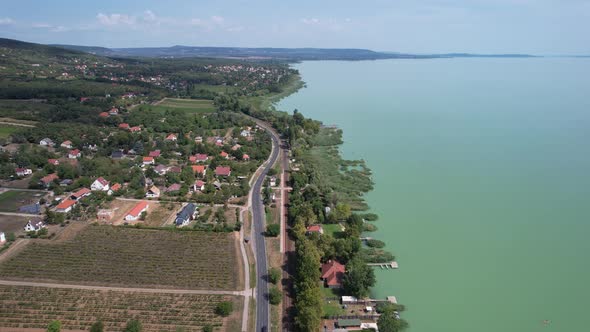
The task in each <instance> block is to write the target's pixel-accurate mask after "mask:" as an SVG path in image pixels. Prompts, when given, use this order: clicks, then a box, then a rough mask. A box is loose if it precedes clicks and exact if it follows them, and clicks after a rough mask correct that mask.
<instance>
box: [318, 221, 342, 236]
mask: <svg viewBox="0 0 590 332" xmlns="http://www.w3.org/2000/svg"><path fill="white" fill-rule="evenodd" d="M322 227H323V228H324V233H325V234H330V235H332V236H333V237H335V238H340V237H341V234H340V233H342V226H340V224H323V225H322Z"/></svg>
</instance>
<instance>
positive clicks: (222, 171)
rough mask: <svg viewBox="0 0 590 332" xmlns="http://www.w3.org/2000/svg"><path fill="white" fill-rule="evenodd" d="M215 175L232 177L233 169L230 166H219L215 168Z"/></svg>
mask: <svg viewBox="0 0 590 332" xmlns="http://www.w3.org/2000/svg"><path fill="white" fill-rule="evenodd" d="M215 175H217V176H230V175H231V168H230V167H229V166H217V167H216V168H215Z"/></svg>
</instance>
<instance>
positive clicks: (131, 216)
mask: <svg viewBox="0 0 590 332" xmlns="http://www.w3.org/2000/svg"><path fill="white" fill-rule="evenodd" d="M149 207H150V206H149V204H148V202H146V201H141V202H139V203H137V205H135V207H133V209H131V210H130V211H129V213H127V215H126V216H125V220H127V221H135V220H137V219H139V217H140V216H141V214H142V213H143V212H145V211H147V209H148V208H149Z"/></svg>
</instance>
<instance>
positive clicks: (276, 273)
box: [268, 267, 281, 285]
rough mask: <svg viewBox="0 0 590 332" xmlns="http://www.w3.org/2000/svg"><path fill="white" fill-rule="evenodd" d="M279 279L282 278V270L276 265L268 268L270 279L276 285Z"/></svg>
mask: <svg viewBox="0 0 590 332" xmlns="http://www.w3.org/2000/svg"><path fill="white" fill-rule="evenodd" d="M279 280H281V270H279V269H277V268H275V267H273V268H272V269H270V270H268V281H270V282H272V283H273V284H275V285H276V284H277V282H279Z"/></svg>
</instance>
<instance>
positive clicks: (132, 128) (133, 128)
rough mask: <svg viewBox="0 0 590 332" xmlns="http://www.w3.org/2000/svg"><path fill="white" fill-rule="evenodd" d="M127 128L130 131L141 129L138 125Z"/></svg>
mask: <svg viewBox="0 0 590 332" xmlns="http://www.w3.org/2000/svg"><path fill="white" fill-rule="evenodd" d="M129 130H130V131H132V132H136V131H141V127H140V126H135V127H131V128H129Z"/></svg>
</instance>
